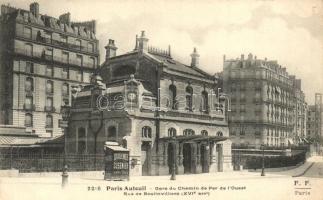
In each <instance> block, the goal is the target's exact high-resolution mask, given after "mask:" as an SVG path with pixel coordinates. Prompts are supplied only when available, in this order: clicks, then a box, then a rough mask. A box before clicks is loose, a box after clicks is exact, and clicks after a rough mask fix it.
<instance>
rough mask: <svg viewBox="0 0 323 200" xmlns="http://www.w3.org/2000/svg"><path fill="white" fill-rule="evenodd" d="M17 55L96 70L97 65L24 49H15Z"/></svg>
mask: <svg viewBox="0 0 323 200" xmlns="http://www.w3.org/2000/svg"><path fill="white" fill-rule="evenodd" d="M14 51H15V53H18V54H21V55H26V56H31V57H34V58H39V59H44V60H47V61H51V62H59V63H64V64H71V65H77V66H83V67H90V68H94V67H95V64H94V63H91V62H79V61H76V60H65V59H63V58H62V57H58V56H52V55H45V54H44V52H35V51H33V52H30V51H28V50H26V49H22V48H15V49H14Z"/></svg>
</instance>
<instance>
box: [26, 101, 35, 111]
mask: <svg viewBox="0 0 323 200" xmlns="http://www.w3.org/2000/svg"><path fill="white" fill-rule="evenodd" d="M24 110H29V111H33V110H35V105H34V104H26V103H25V104H24Z"/></svg>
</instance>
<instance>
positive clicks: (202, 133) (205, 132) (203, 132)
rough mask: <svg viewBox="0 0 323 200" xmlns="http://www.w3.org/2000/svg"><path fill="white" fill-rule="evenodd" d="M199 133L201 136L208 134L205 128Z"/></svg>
mask: <svg viewBox="0 0 323 200" xmlns="http://www.w3.org/2000/svg"><path fill="white" fill-rule="evenodd" d="M201 135H203V136H208V135H209V133H208V132H207V130H202V131H201Z"/></svg>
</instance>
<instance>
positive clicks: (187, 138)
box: [159, 135, 228, 143]
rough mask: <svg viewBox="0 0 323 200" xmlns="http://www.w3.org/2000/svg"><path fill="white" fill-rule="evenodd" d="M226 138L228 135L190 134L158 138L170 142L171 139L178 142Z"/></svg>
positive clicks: (213, 140) (221, 139)
mask: <svg viewBox="0 0 323 200" xmlns="http://www.w3.org/2000/svg"><path fill="white" fill-rule="evenodd" d="M226 139H228V137H223V136H204V135H191V136H184V135H179V136H176V137H163V138H160V139H159V140H161V141H166V142H171V141H174V140H175V141H178V142H180V143H181V142H203V141H205V142H207V141H208V142H220V141H224V140H226Z"/></svg>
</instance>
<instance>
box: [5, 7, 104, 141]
mask: <svg viewBox="0 0 323 200" xmlns="http://www.w3.org/2000/svg"><path fill="white" fill-rule="evenodd" d="M0 24H1V29H0V30H1V31H0V32H1V33H0V34H1V35H0V37H1V42H0V43H1V44H0V45H1V46H0V49H1V52H0V54H1V59H0V81H1V83H0V106H1V108H0V110H1V112H0V124H2V125H8V126H19V127H25V130H26V134H31V135H36V136H40V137H54V136H58V135H61V134H62V130H61V128H59V124H58V122H59V120H60V119H61V114H60V107H61V105H69V104H70V103H71V93H72V92H71V91H72V88H73V87H74V86H79V85H86V84H88V83H89V82H90V76H91V74H92V73H93V72H94V70H95V69H96V68H97V66H98V63H99V52H98V40H97V39H96V38H95V21H90V22H84V23H74V22H71V20H70V14H69V13H67V14H63V15H61V16H60V17H59V19H56V18H54V17H50V16H47V15H42V14H40V13H39V4H38V3H32V4H30V10H23V9H18V8H13V7H10V6H6V5H2V7H1V19H0ZM0 134H1V130H0Z"/></svg>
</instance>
